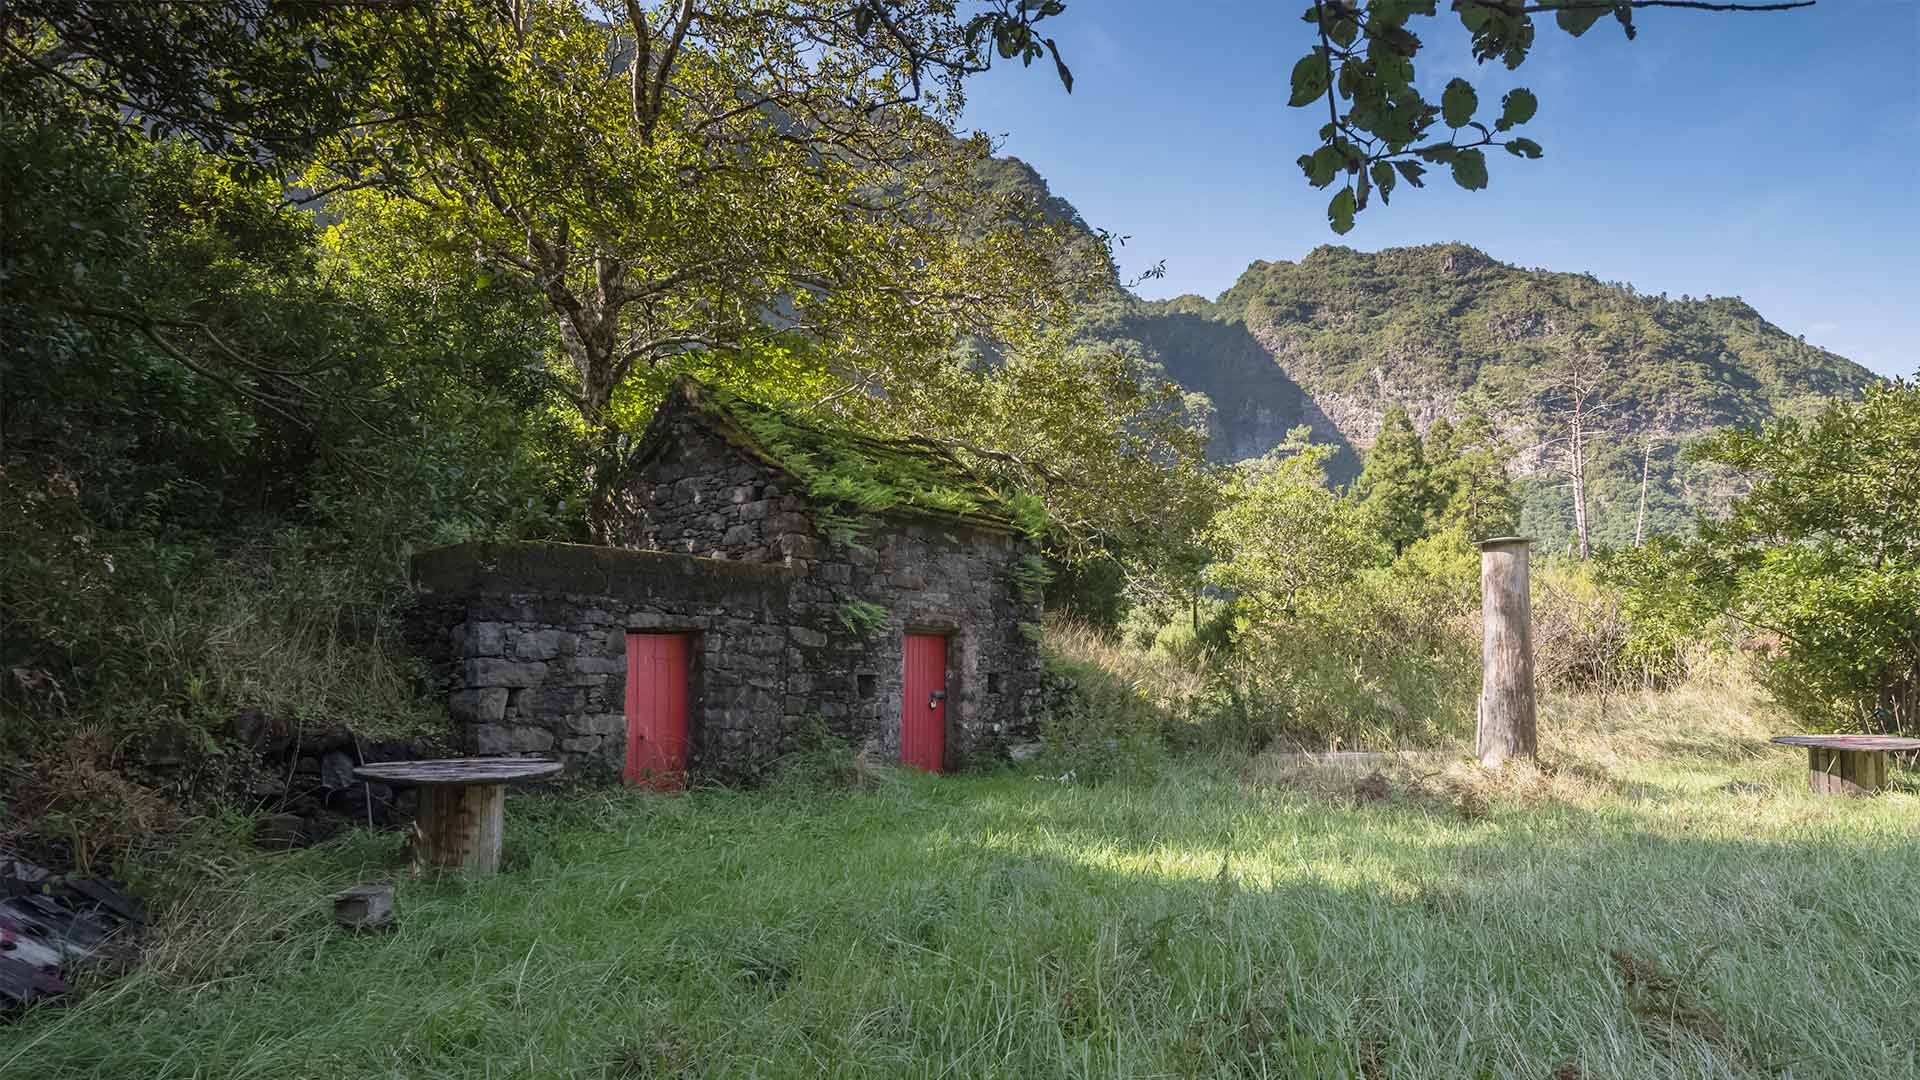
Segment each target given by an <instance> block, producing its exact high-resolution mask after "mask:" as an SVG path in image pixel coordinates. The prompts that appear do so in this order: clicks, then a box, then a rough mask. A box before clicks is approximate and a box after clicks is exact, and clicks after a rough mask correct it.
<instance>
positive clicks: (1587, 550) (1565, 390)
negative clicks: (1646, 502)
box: [1547, 341, 1613, 559]
mask: <svg viewBox="0 0 1920 1080" xmlns="http://www.w3.org/2000/svg"><path fill="white" fill-rule="evenodd" d="M1612 368H1613V356H1612V354H1610V353H1608V352H1607V351H1606V350H1604V349H1602V348H1600V347H1599V346H1598V345H1596V344H1593V343H1591V342H1586V341H1576V342H1573V343H1572V344H1570V345H1569V346H1568V347H1567V349H1566V350H1565V354H1564V359H1563V360H1562V362H1561V364H1560V367H1559V370H1558V371H1557V372H1556V373H1555V376H1554V381H1553V383H1552V385H1551V386H1550V387H1549V390H1548V394H1547V397H1548V408H1549V410H1550V411H1551V412H1552V413H1555V414H1557V415H1558V417H1559V418H1560V423H1562V424H1564V425H1565V434H1564V435H1562V436H1560V437H1558V438H1556V439H1554V440H1552V441H1553V442H1560V443H1562V444H1564V446H1565V450H1566V457H1565V461H1566V465H1565V469H1566V474H1567V483H1568V486H1569V488H1571V490H1572V495H1573V530H1574V537H1575V540H1576V542H1577V544H1578V547H1579V552H1580V558H1581V559H1586V558H1587V557H1588V556H1589V555H1590V554H1591V553H1592V550H1593V540H1592V536H1593V530H1592V525H1591V522H1590V515H1589V514H1588V507H1587V479H1588V477H1587V467H1588V463H1589V456H1588V453H1587V447H1588V444H1589V442H1590V440H1591V439H1592V438H1593V437H1594V436H1595V435H1597V434H1600V433H1602V432H1603V431H1604V430H1605V426H1604V424H1603V422H1602V420H1601V418H1600V416H1599V415H1598V414H1601V413H1603V412H1604V411H1605V410H1607V409H1608V408H1611V407H1612V406H1611V403H1609V402H1605V401H1602V400H1601V398H1600V393H1601V389H1602V386H1603V384H1604V383H1605V381H1606V379H1607V376H1608V374H1609V373H1610V372H1611V371H1612Z"/></svg>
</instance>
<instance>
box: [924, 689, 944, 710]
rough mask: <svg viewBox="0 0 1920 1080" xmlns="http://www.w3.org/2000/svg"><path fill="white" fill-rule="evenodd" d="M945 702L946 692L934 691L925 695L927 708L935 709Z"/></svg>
mask: <svg viewBox="0 0 1920 1080" xmlns="http://www.w3.org/2000/svg"><path fill="white" fill-rule="evenodd" d="M945 700H947V692H946V691H945V690H935V691H933V692H932V693H930V694H928V695H927V708H929V709H937V708H939V707H940V703H941V702H943V701H945Z"/></svg>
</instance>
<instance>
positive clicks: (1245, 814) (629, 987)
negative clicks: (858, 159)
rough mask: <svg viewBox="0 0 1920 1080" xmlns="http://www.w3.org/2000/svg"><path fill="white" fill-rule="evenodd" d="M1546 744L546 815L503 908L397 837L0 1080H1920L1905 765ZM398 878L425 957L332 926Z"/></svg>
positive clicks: (1683, 739) (213, 938)
mask: <svg viewBox="0 0 1920 1080" xmlns="http://www.w3.org/2000/svg"><path fill="white" fill-rule="evenodd" d="M1542 731H1543V743H1544V747H1545V750H1544V753H1543V768H1542V769H1541V770H1539V771H1537V772H1536V771H1533V770H1515V771H1509V772H1508V773H1505V774H1500V775H1488V774H1482V773H1480V772H1479V771H1477V770H1476V769H1475V768H1473V767H1471V766H1469V765H1466V764H1463V763H1461V764H1446V763H1444V762H1442V763H1435V762H1431V761H1422V762H1421V763H1419V764H1407V765H1402V766H1399V767H1396V768H1394V769H1392V770H1389V771H1387V772H1385V773H1380V774H1363V773H1360V772H1355V771H1340V770H1334V769H1328V768H1324V767H1315V768H1303V767H1300V766H1297V765H1290V764H1288V763H1286V762H1285V761H1282V760H1280V759H1271V758H1270V759H1253V760H1252V761H1250V762H1249V761H1247V760H1245V759H1242V760H1240V761H1238V762H1221V763H1219V764H1216V765H1213V766H1206V765H1196V764H1193V763H1184V764H1181V765H1178V766H1174V767H1170V768H1169V769H1167V770H1165V771H1163V772H1162V773H1161V775H1160V778H1159V779H1158V780H1157V781H1156V782H1153V783H1150V784H1140V785H1117V784H1116V785H1109V786H1102V787H1084V786H1076V785H1071V784H1062V783H1060V782H1058V781H1056V780H1050V779H1047V778H1044V777H1040V776H1034V775H1016V774H1012V773H1003V774H999V775H993V776H958V777H945V778H929V777H919V776H907V775H902V774H896V773H893V772H885V773H881V774H878V775H874V776H872V777H871V778H870V781H869V782H868V783H866V784H864V785H862V786H861V787H860V789H858V790H843V791H819V790H808V789H805V788H802V787H788V788H780V789H776V790H771V791H764V792H757V793H733V792H722V791H712V792H697V793H694V794H691V795H688V796H684V797H678V798H665V797H658V796H650V795H646V794H640V793H630V792H611V793H609V792H598V793H583V794H575V795H569V796H566V797H553V796H528V797H522V798H517V799H516V800H515V801H513V802H512V803H511V804H510V806H509V811H508V826H509V836H508V841H507V843H508V853H507V858H508V863H509V870H508V872H507V873H505V874H503V875H502V876H500V877H498V878H495V879H492V880H488V881H484V882H478V883H466V882H460V881H426V880H416V879H412V878H410V877H408V876H407V875H406V872H405V871H404V870H403V869H401V863H400V861H399V860H400V855H401V852H400V849H399V840H398V838H396V837H393V836H375V835H367V834H360V835H356V836H351V837H348V838H345V839H342V840H340V841H336V842H334V843H332V844H330V845H327V846H325V847H321V848H318V849H312V850H308V851H303V852H297V853H293V854H289V855H281V856H271V857H269V856H252V855H244V854H237V853H236V854H229V855H225V856H220V857H218V858H216V859H214V860H213V861H212V862H210V863H209V864H208V865H207V866H205V867H202V868H201V871H202V874H201V878H202V880H205V881H208V882H210V883H209V884H204V885H202V886H200V887H199V891H198V892H197V893H196V894H194V895H193V896H191V897H189V898H187V900H186V901H185V902H184V903H182V904H181V905H179V906H178V907H176V908H175V909H174V910H173V912H172V913H171V914H170V915H169V916H167V917H166V918H165V919H164V920H163V922H162V925H161V926H160V927H159V928H158V929H157V931H156V934H155V938H154V942H153V947H152V949H151V952H150V956H149V959H148V962H147V963H146V965H145V966H144V967H143V968H141V969H140V970H139V971H137V972H135V973H134V974H132V975H130V976H128V977H125V978H122V979H120V980H118V981H116V982H112V983H108V984H105V985H102V986H100V987H98V988H97V989H95V990H94V991H93V992H92V993H90V994H88V995H87V996H86V997H85V998H84V999H82V1000H81V1001H80V1002H79V1003H78V1004H76V1005H74V1006H72V1007H67V1008H44V1009H41V1010H40V1011H38V1012H36V1013H33V1014H30V1015H28V1016H27V1017H26V1018H25V1019H24V1020H23V1021H21V1022H19V1023H17V1024H15V1025H13V1026H10V1027H7V1028H0V1076H6V1077H9V1078H11V1077H22V1078H27V1077H32V1078H40V1080H56V1078H64V1077H83V1076H88V1077H115V1078H120V1077H222V1078H229V1077H230V1078H250V1077H274V1078H287V1077H314V1078H345V1077H375V1076H378V1077H503V1078H504V1077H548V1076H583V1077H698V1076H740V1077H815V1076H846V1077H928V1078H935V1077H1053V1076H1074V1077H1122V1076H1124V1077H1189V1076H1192V1077H1200V1076H1206V1077H1213V1076H1232V1077H1240V1076H1244V1077H1262V1076H1272V1077H1367V1078H1377V1077H1542V1078H1553V1080H1574V1078H1590V1077H1591V1078H1598V1077H1619V1078H1643V1077H1759V1076H1767V1077H1836V1078H1838V1077H1848V1078H1852V1077H1900V1076H1915V1075H1920V1036H1916V1031H1920V1021H1917V1020H1916V1018H1920V904H1916V902H1915V898H1916V897H1920V784H1916V783H1915V779H1914V776H1913V774H1912V773H1904V774H1896V777H1897V778H1896V790H1894V791H1893V792H1890V793H1888V794H1886V795H1884V796H1882V797H1879V798H1876V799H1872V800H1864V801H1848V800H1837V799H1824V798H1817V797H1814V796H1812V795H1810V794H1808V793H1807V792H1806V791H1805V779H1804V759H1803V757H1802V756H1801V755H1799V754H1797V753H1793V752H1789V751H1786V750H1783V749H1779V748H1769V747H1767V746H1765V744H1764V737H1765V735H1766V734H1767V733H1768V732H1767V730H1766V729H1765V727H1764V726H1763V725H1762V724H1760V723H1759V722H1756V721H1754V720H1752V719H1749V718H1748V716H1747V715H1746V712H1745V710H1744V708H1743V701H1742V700H1741V699H1740V698H1739V697H1738V696H1737V695H1725V694H1708V693H1705V692H1683V693H1679V694H1672V695H1665V696H1647V697H1619V698H1614V699H1612V700H1610V701H1607V702H1606V703H1605V704H1604V706H1602V705H1601V703H1599V702H1596V701H1593V700H1582V701H1577V702H1576V701H1555V702H1550V703H1549V707H1548V709H1547V710H1546V714H1545V716H1544V717H1543V721H1542ZM239 839H240V838H239V837H235V838H233V839H232V840H231V841H230V849H231V850H233V851H235V852H237V851H239V850H240V848H241V845H240V844H239V842H238V841H239ZM208 871H213V872H212V873H210V874H209V873H207V872H208ZM378 879H394V880H398V881H399V883H400V885H399V898H398V909H399V915H400V924H399V928H398V930H397V931H395V932H394V933H392V934H389V935H386V936H380V937H359V938H356V937H348V936H343V935H340V934H338V933H336V932H335V931H333V930H332V928H331V927H330V924H329V920H328V916H327V903H326V896H327V893H328V892H329V890H331V889H332V888H334V887H337V886H340V885H344V884H348V883H352V882H355V881H362V880H378Z"/></svg>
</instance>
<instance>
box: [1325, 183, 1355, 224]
mask: <svg viewBox="0 0 1920 1080" xmlns="http://www.w3.org/2000/svg"><path fill="white" fill-rule="evenodd" d="M1353 213H1354V198H1353V189H1352V188H1350V187H1343V188H1341V189H1340V192H1339V194H1337V195H1335V196H1334V197H1333V201H1332V202H1330V203H1328V204H1327V224H1329V225H1331V226H1333V231H1334V232H1336V233H1338V234H1340V235H1341V236H1345V235H1346V234H1347V233H1349V232H1351V231H1353Z"/></svg>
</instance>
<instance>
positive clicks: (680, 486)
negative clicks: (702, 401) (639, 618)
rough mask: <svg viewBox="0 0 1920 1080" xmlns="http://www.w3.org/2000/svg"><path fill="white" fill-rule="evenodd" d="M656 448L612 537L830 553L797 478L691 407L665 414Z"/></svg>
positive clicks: (639, 544)
mask: <svg viewBox="0 0 1920 1080" xmlns="http://www.w3.org/2000/svg"><path fill="white" fill-rule="evenodd" d="M662 422H663V423H664V425H665V430H663V431H661V432H658V433H657V435H658V436H659V437H658V441H657V444H656V445H657V447H658V449H657V451H656V452H655V454H654V456H653V457H651V458H649V459H647V460H645V461H642V462H638V463H636V466H635V470H634V476H633V479H632V481H631V482H630V483H628V484H627V485H626V487H625V488H624V490H622V491H621V492H620V493H619V494H618V496H617V502H618V506H619V513H618V514H617V515H616V520H617V522H618V524H617V525H616V526H615V528H614V531H613V534H612V536H610V537H609V540H610V542H611V543H613V544H614V545H615V546H617V547H627V548H636V549H639V550H642V551H676V552H682V553H684V554H688V555H700V556H705V557H707V558H714V559H733V560H739V561H742V562H783V563H789V564H791V563H794V562H796V561H799V562H805V561H811V560H813V559H816V558H819V557H821V556H822V555H824V554H825V550H824V547H823V545H822V544H821V539H820V536H819V534H818V533H817V532H816V531H815V529H814V527H813V521H812V518H811V516H810V514H809V512H808V511H809V506H808V503H807V500H806V499H805V498H804V497H803V496H802V494H801V493H800V491H799V490H798V485H797V483H796V482H795V481H794V480H793V479H792V478H791V477H789V476H787V475H786V474H784V473H782V472H780V471H779V470H777V469H774V468H772V467H771V466H769V465H767V464H766V463H765V462H762V461H760V460H758V459H756V458H753V457H751V456H749V455H747V454H745V453H744V452H742V451H740V450H739V449H737V448H736V447H735V446H733V444H731V443H729V442H727V441H726V440H725V439H722V438H720V437H719V436H717V435H715V434H714V433H713V432H712V431H710V430H708V429H707V428H706V427H704V426H703V425H701V424H700V423H699V418H698V417H697V415H695V414H691V413H686V412H682V413H677V414H674V415H671V416H667V417H663V421H662Z"/></svg>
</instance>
